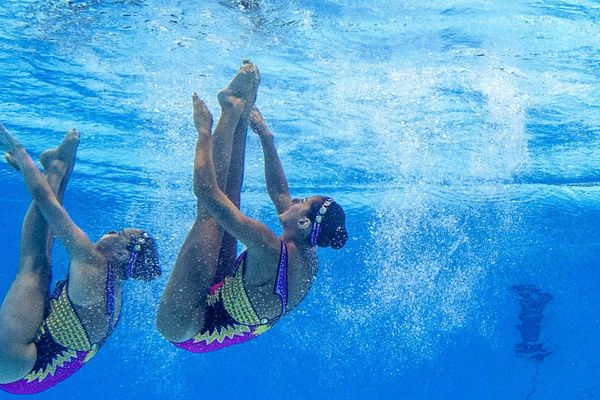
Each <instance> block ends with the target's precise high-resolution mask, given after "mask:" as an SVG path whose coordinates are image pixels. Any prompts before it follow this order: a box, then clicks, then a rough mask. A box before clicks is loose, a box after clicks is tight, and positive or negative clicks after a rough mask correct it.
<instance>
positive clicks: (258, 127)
mask: <svg viewBox="0 0 600 400" xmlns="http://www.w3.org/2000/svg"><path fill="white" fill-rule="evenodd" d="M250 127H251V128H252V130H253V131H254V132H256V134H258V135H259V136H265V135H268V134H269V129H268V128H267V124H266V123H265V119H264V118H263V116H262V114H261V113H260V110H259V109H258V107H256V106H252V111H250Z"/></svg>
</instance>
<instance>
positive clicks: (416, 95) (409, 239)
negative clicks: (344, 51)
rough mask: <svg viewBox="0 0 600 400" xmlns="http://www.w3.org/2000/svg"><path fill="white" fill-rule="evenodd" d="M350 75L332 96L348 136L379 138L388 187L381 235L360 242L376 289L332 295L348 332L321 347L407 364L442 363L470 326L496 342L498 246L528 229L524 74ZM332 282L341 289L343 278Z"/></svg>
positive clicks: (489, 70) (377, 165) (363, 71)
mask: <svg viewBox="0 0 600 400" xmlns="http://www.w3.org/2000/svg"><path fill="white" fill-rule="evenodd" d="M341 75H342V76H345V77H346V78H345V79H342V80H340V81H338V82H337V84H336V85H334V87H333V88H332V93H331V98H332V101H333V103H334V108H335V109H338V110H345V111H344V112H347V114H348V115H347V116H346V117H342V118H340V119H339V121H338V123H339V124H340V125H341V126H340V127H339V130H340V131H344V132H345V134H346V135H348V136H350V137H351V136H354V137H357V138H360V137H362V136H365V135H368V136H369V139H370V142H371V143H370V146H369V147H368V152H369V154H368V155H367V154H364V155H363V157H364V158H365V159H367V160H368V161H369V164H370V165H371V168H373V169H374V170H375V171H378V172H380V173H382V172H383V174H384V175H385V179H386V180H387V182H385V184H383V185H381V187H383V189H381V188H380V189H379V190H378V192H377V195H376V196H372V197H371V198H372V199H374V200H373V201H372V203H371V204H372V206H373V207H374V210H373V214H374V215H373V219H372V220H371V221H370V222H369V221H362V222H367V223H369V226H370V229H369V233H370V236H369V237H362V238H359V240H360V241H361V242H363V243H364V246H363V250H362V251H361V254H359V255H357V256H358V257H360V258H361V259H362V260H363V262H364V263H365V264H366V267H367V275H368V283H365V284H364V285H361V284H358V285H356V286H352V287H350V288H349V290H347V291H345V293H343V294H340V293H339V290H331V291H328V290H326V292H329V294H327V296H326V300H325V301H324V302H326V303H328V304H324V305H323V308H330V309H333V310H334V313H333V315H334V318H335V322H334V324H335V326H336V332H338V334H337V335H332V336H330V337H331V339H327V338H328V336H324V337H323V336H321V337H320V338H319V341H320V342H321V344H322V345H323V347H326V348H327V347H330V348H336V349H337V351H338V353H339V350H340V344H341V343H340V341H341V342H343V343H346V346H348V347H347V348H348V349H350V350H351V352H355V351H357V350H362V351H363V352H364V353H362V354H364V355H365V357H369V355H371V356H374V357H376V358H380V357H381V355H382V352H383V354H387V355H388V356H390V357H394V358H395V360H396V361H395V362H394V363H391V364H389V365H394V366H395V367H396V368H401V366H402V360H404V361H408V360H410V361H411V362H414V361H415V359H416V360H424V359H429V358H431V357H433V356H435V355H436V354H437V353H439V351H440V346H441V345H442V344H443V343H445V342H448V341H449V340H452V337H453V335H456V334H458V333H460V332H461V331H462V330H464V329H470V330H475V331H476V332H479V333H480V334H482V335H491V334H492V333H493V330H494V329H495V326H494V325H495V322H494V319H493V317H490V316H489V315H486V312H485V310H484V309H485V307H486V302H487V301H489V297H490V293H483V290H485V289H486V285H487V283H486V279H487V277H489V276H490V274H491V273H493V271H494V268H495V264H496V262H497V261H498V259H499V254H498V252H499V250H500V243H499V238H500V237H501V236H502V235H506V234H507V233H508V232H509V231H514V230H516V229H517V227H516V225H517V224H518V222H517V221H515V220H514V219H515V218H514V215H513V211H514V206H513V205H512V203H511V201H510V199H508V197H509V196H508V195H507V194H506V193H505V192H506V190H507V189H506V188H507V185H509V184H510V183H511V179H512V178H513V176H514V175H515V174H516V173H518V172H520V171H521V170H522V169H523V168H524V166H525V165H526V164H527V162H528V149H527V140H526V137H525V114H526V111H527V105H528V101H529V100H528V97H527V94H526V93H522V92H521V91H520V90H519V89H518V84H519V82H518V80H519V79H520V77H519V74H518V73H517V71H506V70H504V69H500V68H497V67H495V66H487V67H486V68H464V67H461V68H458V67H452V66H439V67H432V66H428V67H425V68H421V69H419V68H416V67H408V68H398V67H397V66H392V65H389V66H384V65H383V66H382V65H381V64H380V65H378V66H377V70H376V71H374V70H373V69H372V66H365V68H361V66H357V65H356V64H354V65H352V66H350V67H348V68H347V69H346V70H344V71H343V72H342V73H341ZM337 101H339V102H340V104H335V103H336V102H337ZM349 102H350V103H351V105H350V106H349V104H348V103H349ZM357 110H360V112H359V113H357V112H356V111H357ZM353 113H354V115H352V114H353ZM365 132H367V133H365ZM373 146H374V147H373ZM363 151H364V150H363ZM363 160H364V159H363ZM332 268H335V266H333V267H332ZM359 270H360V271H359V273H360V272H364V270H362V269H361V268H359ZM358 281H359V280H358V279H357V282H358ZM327 285H332V286H333V287H335V286H337V287H338V288H339V283H338V284H336V282H335V277H332V278H331V279H330V280H329V281H328V282H327ZM339 335H341V336H342V337H343V339H341V338H340V336H339ZM329 340H331V341H332V342H331V343H327V342H328V341H329ZM323 341H325V342H323ZM342 347H344V346H342ZM339 354H343V352H342V353H339Z"/></svg>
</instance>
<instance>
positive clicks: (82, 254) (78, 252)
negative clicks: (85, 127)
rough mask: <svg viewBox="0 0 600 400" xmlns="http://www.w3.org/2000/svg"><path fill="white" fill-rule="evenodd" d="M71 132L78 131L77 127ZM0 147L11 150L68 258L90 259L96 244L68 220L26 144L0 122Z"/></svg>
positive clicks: (28, 187) (88, 260)
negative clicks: (25, 146) (20, 141)
mask: <svg viewBox="0 0 600 400" xmlns="http://www.w3.org/2000/svg"><path fill="white" fill-rule="evenodd" d="M71 134H74V135H78V133H77V132H76V131H74V130H73V131H72V132H71ZM0 150H1V151H4V152H10V153H11V154H12V156H13V159H14V160H15V162H16V163H17V165H18V167H19V169H20V171H21V174H22V175H23V178H24V180H25V185H26V186H27V189H29V192H30V193H31V197H32V198H33V200H34V201H35V203H36V204H37V206H38V208H39V209H40V211H41V213H42V215H43V216H44V218H45V219H46V221H48V225H49V226H50V228H51V229H52V232H54V234H56V235H57V236H58V237H59V238H60V239H61V240H62V242H63V243H64V244H65V247H66V248H67V251H68V252H69V255H70V256H71V260H72V261H75V260H77V259H78V260H82V261H84V260H85V261H86V262H90V257H91V256H93V255H94V254H95V253H96V252H95V248H94V245H93V243H92V242H91V241H90V240H89V239H88V237H87V235H86V234H85V233H84V232H83V231H82V230H81V229H80V228H79V227H78V226H77V225H76V224H75V223H74V222H73V221H72V220H71V217H69V214H67V212H66V211H65V209H64V208H63V207H62V205H61V204H60V203H59V201H58V200H57V199H56V196H54V193H53V192H52V189H51V188H50V186H49V185H48V181H47V180H46V178H45V177H44V175H42V173H41V172H40V170H39V169H38V168H37V166H36V165H35V163H34V162H33V160H32V159H31V157H30V156H29V154H28V153H27V151H26V150H25V148H24V147H23V146H22V145H21V143H19V142H18V141H17V139H15V138H14V137H13V136H12V135H11V134H10V132H8V130H7V129H6V128H5V127H4V125H2V123H0Z"/></svg>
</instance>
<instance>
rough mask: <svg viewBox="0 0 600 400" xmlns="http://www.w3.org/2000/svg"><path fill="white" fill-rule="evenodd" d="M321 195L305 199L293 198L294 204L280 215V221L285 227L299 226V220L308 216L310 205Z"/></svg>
mask: <svg viewBox="0 0 600 400" xmlns="http://www.w3.org/2000/svg"><path fill="white" fill-rule="evenodd" d="M319 200H320V197H319V196H311V197H305V198H303V199H292V206H291V207H290V208H288V209H287V210H286V211H285V212H284V213H282V214H280V215H279V221H281V225H282V226H283V227H284V228H288V227H297V225H298V222H299V221H302V220H303V219H306V218H307V215H308V212H309V211H310V207H311V206H312V204H313V203H314V202H315V201H319Z"/></svg>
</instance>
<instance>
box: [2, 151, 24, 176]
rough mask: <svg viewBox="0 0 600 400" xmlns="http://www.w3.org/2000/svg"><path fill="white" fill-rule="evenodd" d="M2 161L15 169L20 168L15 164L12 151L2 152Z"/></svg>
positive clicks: (18, 169)
mask: <svg viewBox="0 0 600 400" xmlns="http://www.w3.org/2000/svg"><path fill="white" fill-rule="evenodd" d="M4 161H5V162H6V163H7V164H8V165H9V166H10V167H11V168H12V169H14V170H15V171H20V170H21V168H19V165H18V164H17V160H15V156H14V155H13V154H12V153H10V152H8V151H7V152H6V153H4Z"/></svg>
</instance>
